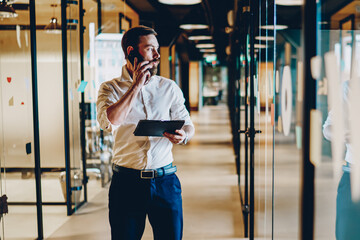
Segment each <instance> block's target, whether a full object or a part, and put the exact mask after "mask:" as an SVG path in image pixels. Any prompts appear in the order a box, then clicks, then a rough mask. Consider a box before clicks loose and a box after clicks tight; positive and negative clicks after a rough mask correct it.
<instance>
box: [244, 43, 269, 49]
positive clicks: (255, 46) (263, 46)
mask: <svg viewBox="0 0 360 240" xmlns="http://www.w3.org/2000/svg"><path fill="white" fill-rule="evenodd" d="M248 46H249V49H250V44H249V45H248ZM254 48H266V45H265V44H254Z"/></svg>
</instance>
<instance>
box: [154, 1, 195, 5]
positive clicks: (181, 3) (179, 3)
mask: <svg viewBox="0 0 360 240" xmlns="http://www.w3.org/2000/svg"><path fill="white" fill-rule="evenodd" d="M159 2H160V3H163V4H168V5H195V4H198V3H201V0H159Z"/></svg>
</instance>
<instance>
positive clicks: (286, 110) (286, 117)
mask: <svg viewBox="0 0 360 240" xmlns="http://www.w3.org/2000/svg"><path fill="white" fill-rule="evenodd" d="M291 113H292V86H291V72H290V67H289V66H285V67H284V72H283V78H282V83H281V116H282V121H283V130H284V135H285V136H288V135H289V133H290V127H291Z"/></svg>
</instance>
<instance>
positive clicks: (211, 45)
mask: <svg viewBox="0 0 360 240" xmlns="http://www.w3.org/2000/svg"><path fill="white" fill-rule="evenodd" d="M195 47H197V48H214V47H215V44H213V43H200V44H196V45H195Z"/></svg>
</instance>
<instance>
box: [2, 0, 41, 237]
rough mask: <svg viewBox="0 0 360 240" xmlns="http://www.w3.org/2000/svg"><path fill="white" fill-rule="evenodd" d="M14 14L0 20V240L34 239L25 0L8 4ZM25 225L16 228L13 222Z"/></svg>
mask: <svg viewBox="0 0 360 240" xmlns="http://www.w3.org/2000/svg"><path fill="white" fill-rule="evenodd" d="M12 6H13V8H14V10H15V12H16V14H17V16H16V17H13V18H7V17H4V18H1V21H0V96H1V98H0V99H1V104H0V160H1V161H0V166H1V173H0V176H1V178H0V184H1V187H0V195H1V196H2V195H4V194H6V195H7V197H8V202H11V203H18V204H20V205H10V206H9V214H7V215H1V219H0V238H1V239H25V238H36V237H37V224H36V223H37V219H36V217H37V215H36V207H35V205H28V206H26V205H25V204H29V203H35V201H36V197H35V177H34V176H35V175H34V141H33V115H32V92H31V89H32V88H31V83H32V79H31V50H30V47H31V42H30V31H29V28H30V18H29V8H28V1H23V2H22V3H21V4H13V5H12ZM19 221H22V222H23V223H25V224H24V225H23V227H22V230H21V231H19V228H18V226H19V225H18V223H19Z"/></svg>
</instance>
